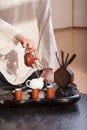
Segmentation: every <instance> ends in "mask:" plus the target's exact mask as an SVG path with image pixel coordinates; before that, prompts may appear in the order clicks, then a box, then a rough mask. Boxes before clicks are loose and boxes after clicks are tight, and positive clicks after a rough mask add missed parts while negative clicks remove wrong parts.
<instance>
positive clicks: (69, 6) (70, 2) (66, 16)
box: [51, 0, 87, 28]
mask: <svg viewBox="0 0 87 130" xmlns="http://www.w3.org/2000/svg"><path fill="white" fill-rule="evenodd" d="M51 6H52V20H53V27H54V28H64V27H72V26H76V27H87V0H51Z"/></svg>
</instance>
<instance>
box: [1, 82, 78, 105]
mask: <svg viewBox="0 0 87 130" xmlns="http://www.w3.org/2000/svg"><path fill="white" fill-rule="evenodd" d="M54 88H55V92H54V98H52V99H48V98H47V97H46V92H45V90H41V91H40V95H39V98H38V99H32V98H31V97H30V95H29V94H28V91H27V90H24V91H23V99H22V100H19V101H17V100H15V99H14V95H13V94H12V91H11V90H4V91H1V90H0V105H8V106H14V107H15V106H25V105H28V106H35V105H56V104H58V105H59V104H61V105H62V104H64V105H65V104H74V103H76V102H77V101H78V100H79V99H80V93H79V91H78V89H77V86H76V85H75V84H72V85H71V86H69V87H68V88H67V89H66V90H61V88H58V87H54ZM44 94H45V95H44ZM42 95H44V97H43V96H42Z"/></svg>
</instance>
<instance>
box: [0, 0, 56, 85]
mask: <svg viewBox="0 0 87 130" xmlns="http://www.w3.org/2000/svg"><path fill="white" fill-rule="evenodd" d="M27 45H28V46H29V48H28V51H29V52H32V51H37V57H38V58H39V60H36V61H35V64H34V68H32V67H27V66H26V65H25V63H24V54H25V50H26V48H27ZM57 51H58V50H57V46H56V42H55V37H54V32H53V26H52V19H51V6H50V0H15V1H13V0H8V2H6V1H5V0H0V72H1V73H2V74H3V76H4V77H5V79H6V80H7V81H8V83H10V84H13V85H18V84H22V83H24V82H25V81H26V79H27V78H28V77H29V76H31V74H32V73H33V72H35V71H37V70H43V71H42V74H41V76H42V77H44V78H45V79H46V81H47V82H53V81H54V77H53V71H54V70H56V68H58V62H57V59H56V55H55V52H57Z"/></svg>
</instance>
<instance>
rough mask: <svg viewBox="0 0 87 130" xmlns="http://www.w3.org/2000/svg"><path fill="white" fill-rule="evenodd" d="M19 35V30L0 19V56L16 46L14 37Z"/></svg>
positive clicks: (16, 42)
mask: <svg viewBox="0 0 87 130" xmlns="http://www.w3.org/2000/svg"><path fill="white" fill-rule="evenodd" d="M19 33H20V30H18V29H16V28H15V27H14V26H12V25H11V24H9V23H7V22H5V21H4V20H2V19H1V18H0V54H7V53H8V52H9V51H11V49H13V48H14V46H15V45H16V44H18V42H19V41H17V40H16V39H15V36H16V35H17V34H19Z"/></svg>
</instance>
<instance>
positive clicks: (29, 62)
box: [24, 52, 37, 67]
mask: <svg viewBox="0 0 87 130" xmlns="http://www.w3.org/2000/svg"><path fill="white" fill-rule="evenodd" d="M36 59H37V58H36V57H35V55H33V54H31V53H28V52H25V55H24V62H25V65H26V66H28V67H33V64H34V62H35V60H36Z"/></svg>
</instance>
